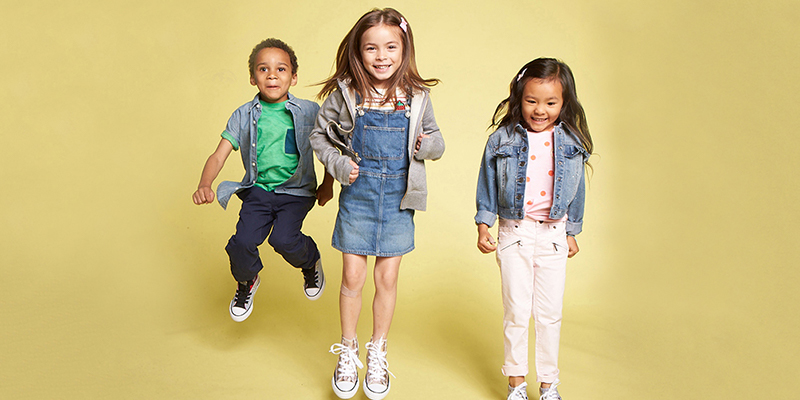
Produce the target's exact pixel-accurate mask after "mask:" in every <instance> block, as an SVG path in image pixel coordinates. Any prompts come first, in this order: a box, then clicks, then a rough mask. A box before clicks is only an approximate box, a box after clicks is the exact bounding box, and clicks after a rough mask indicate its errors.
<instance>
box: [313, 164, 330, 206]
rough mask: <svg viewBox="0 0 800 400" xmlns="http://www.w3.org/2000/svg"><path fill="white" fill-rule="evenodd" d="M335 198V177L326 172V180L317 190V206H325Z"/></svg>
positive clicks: (324, 179)
mask: <svg viewBox="0 0 800 400" xmlns="http://www.w3.org/2000/svg"><path fill="white" fill-rule="evenodd" d="M332 198H333V176H331V174H329V173H327V172H325V178H323V179H322V183H321V184H320V185H319V187H318V188H317V204H319V205H320V206H324V205H325V203H327V202H328V201H329V200H330V199H332Z"/></svg>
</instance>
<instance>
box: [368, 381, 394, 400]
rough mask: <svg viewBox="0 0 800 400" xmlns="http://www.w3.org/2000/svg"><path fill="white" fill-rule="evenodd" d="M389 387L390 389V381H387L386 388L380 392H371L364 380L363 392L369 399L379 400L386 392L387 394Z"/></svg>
mask: <svg viewBox="0 0 800 400" xmlns="http://www.w3.org/2000/svg"><path fill="white" fill-rule="evenodd" d="M391 389H392V381H389V384H388V385H387V386H386V390H384V391H383V392H380V393H378V392H373V391H371V390H369V388H368V387H367V381H366V380H365V381H364V394H365V395H367V398H369V400H381V399H383V398H384V397H386V395H387V394H389V390H391Z"/></svg>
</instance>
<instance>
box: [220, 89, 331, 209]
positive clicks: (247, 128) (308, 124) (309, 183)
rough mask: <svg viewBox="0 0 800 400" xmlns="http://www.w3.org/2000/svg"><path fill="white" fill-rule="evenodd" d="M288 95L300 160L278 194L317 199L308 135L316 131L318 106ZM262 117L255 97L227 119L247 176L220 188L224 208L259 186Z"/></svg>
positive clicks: (287, 104) (227, 182)
mask: <svg viewBox="0 0 800 400" xmlns="http://www.w3.org/2000/svg"><path fill="white" fill-rule="evenodd" d="M288 95H289V100H288V101H287V102H286V109H287V110H289V112H290V113H291V114H292V121H293V123H294V131H295V140H296V141H297V151H298V152H299V154H300V157H299V159H298V161H297V170H296V171H295V172H294V174H293V175H292V176H291V177H290V178H289V179H288V180H287V181H286V182H284V183H282V184H280V185H278V186H277V187H276V188H275V193H285V194H291V195H294V196H302V197H314V196H315V194H316V189H317V177H316V175H315V174H314V152H313V151H312V149H311V143H310V142H309V140H308V135H309V134H310V133H311V130H312V129H314V122H315V119H316V116H317V111H319V105H318V104H317V103H315V102H313V101H309V100H303V99H298V98H297V97H294V96H293V95H292V94H291V93H289V94H288ZM260 117H261V103H260V102H259V97H258V94H256V96H255V98H254V99H253V100H252V101H250V102H248V103H246V104H244V105H242V106H241V107H239V108H238V109H236V111H234V112H233V115H231V117H230V119H228V125H227V127H226V128H225V132H227V133H228V135H230V136H231V137H233V138H234V139H235V140H236V142H237V143H233V142H231V144H232V145H233V148H234V150H239V152H240V153H241V155H242V163H243V164H244V170H245V173H244V178H243V179H242V181H241V182H233V181H224V182H222V183H220V184H219V186H217V201H219V204H220V205H221V206H222V208H227V206H228V201H229V200H230V198H231V196H232V195H233V194H234V193H236V192H239V191H241V190H244V189H247V188H250V187H253V185H255V183H256V178H257V177H258V164H257V163H256V160H257V159H258V154H257V151H256V145H257V144H258V143H257V142H258V119H259V118H260ZM228 135H225V136H228Z"/></svg>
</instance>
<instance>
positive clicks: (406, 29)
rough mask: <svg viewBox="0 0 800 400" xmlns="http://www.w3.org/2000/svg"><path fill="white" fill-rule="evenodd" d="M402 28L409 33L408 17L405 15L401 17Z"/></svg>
mask: <svg viewBox="0 0 800 400" xmlns="http://www.w3.org/2000/svg"><path fill="white" fill-rule="evenodd" d="M400 29H402V30H403V32H405V33H408V22H406V19H405V18H403V17H400Z"/></svg>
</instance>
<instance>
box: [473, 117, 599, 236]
mask: <svg viewBox="0 0 800 400" xmlns="http://www.w3.org/2000/svg"><path fill="white" fill-rule="evenodd" d="M553 148H554V151H555V154H554V158H555V159H554V164H555V176H554V185H553V207H552V208H551V209H550V219H551V220H558V219H561V218H563V217H564V215H567V234H568V235H571V236H574V235H577V234H579V233H580V232H581V230H582V229H583V204H584V197H585V191H586V189H585V177H584V164H585V163H586V161H587V160H588V159H589V153H588V152H587V151H586V149H584V148H583V146H582V145H581V142H580V140H579V139H578V138H577V137H576V136H575V135H574V134H573V133H572V132H570V131H569V130H568V129H567V127H566V125H565V124H564V123H563V122H562V123H560V124H558V125H557V126H556V127H555V131H554V132H553ZM527 155H528V133H527V131H526V130H525V128H523V127H522V125H519V124H518V125H516V126H514V127H513V128H512V127H510V126H504V127H501V128H500V129H498V130H496V131H494V132H493V133H492V134H491V135H490V136H489V140H488V141H487V142H486V148H485V150H484V154H483V158H482V159H481V169H480V173H479V175H478V189H477V194H476V198H475V203H476V206H477V209H478V212H477V214H476V215H475V223H478V224H486V225H488V226H492V225H494V223H495V221H496V219H497V216H500V218H505V219H513V220H521V219H523V218H524V217H525V209H524V201H525V173H526V169H527V167H526V165H527ZM532 179H535V177H532Z"/></svg>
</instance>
